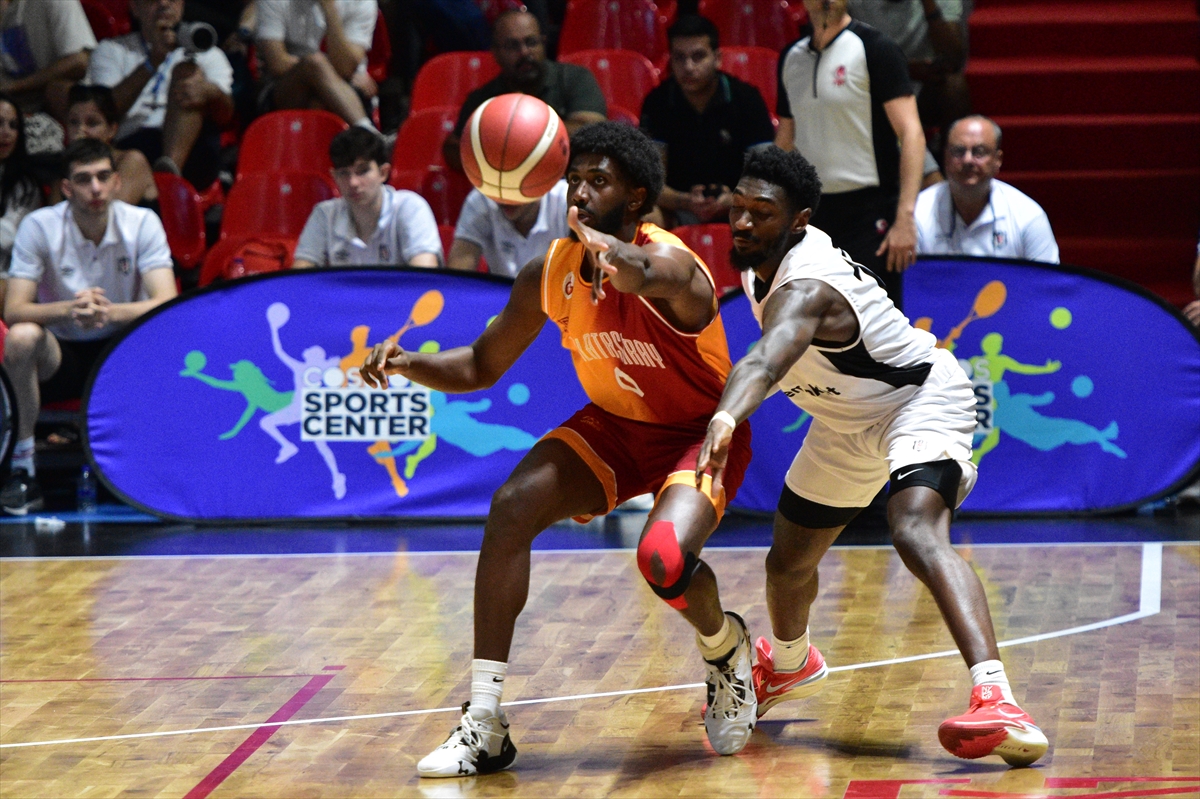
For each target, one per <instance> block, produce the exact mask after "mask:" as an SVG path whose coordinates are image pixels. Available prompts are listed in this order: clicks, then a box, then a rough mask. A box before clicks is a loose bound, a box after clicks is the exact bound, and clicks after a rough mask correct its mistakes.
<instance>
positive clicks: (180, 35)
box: [175, 22, 217, 55]
mask: <svg viewBox="0 0 1200 799" xmlns="http://www.w3.org/2000/svg"><path fill="white" fill-rule="evenodd" d="M175 36H176V41H178V42H179V46H180V47H182V48H183V49H184V51H185V52H186V53H187V54H188V55H196V54H197V53H204V52H207V51H209V50H211V49H212V48H214V47H216V45H217V29H216V28H214V27H213V26H212V25H209V24H208V23H207V22H181V23H179V30H178V31H177V32H176V34H175Z"/></svg>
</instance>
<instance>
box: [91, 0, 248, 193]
mask: <svg viewBox="0 0 1200 799" xmlns="http://www.w3.org/2000/svg"><path fill="white" fill-rule="evenodd" d="M129 13H130V15H131V16H132V17H133V18H134V19H135V20H136V21H137V23H138V27H139V28H140V30H139V31H138V32H135V33H129V34H126V35H125V36H118V37H116V38H113V39H105V40H104V41H102V42H100V44H99V45H98V46H97V47H96V52H94V53H93V54H92V63H91V65H90V66H89V67H88V83H91V84H95V85H98V86H108V87H109V88H111V89H112V92H113V101H114V102H115V103H116V106H117V111H118V112H119V113H121V114H122V115H123V118H122V120H121V124H120V126H119V127H118V128H117V134H116V144H117V146H118V147H120V148H121V149H124V150H130V149H132V150H140V151H141V152H142V154H144V155H145V156H146V158H147V160H149V161H150V163H151V164H152V165H153V168H154V170H155V171H156V172H172V173H174V174H176V175H179V174H182V175H183V176H184V177H185V178H187V179H188V181H190V182H191V184H192V185H193V186H195V187H196V188H198V189H200V190H201V191H203V190H205V189H207V188H208V187H209V186H210V185H212V182H213V181H214V180H216V177H217V172H218V170H219V168H220V153H221V132H220V128H219V126H221V125H224V124H225V123H226V122H228V121H229V120H230V118H231V117H232V116H233V97H232V96H231V95H230V91H231V89H232V86H233V68H232V67H231V66H230V65H229V59H227V58H226V57H225V54H224V53H223V52H221V49H220V48H219V47H213V48H211V49H209V50H206V51H204V52H202V53H193V54H189V53H187V52H186V51H185V50H184V48H183V47H182V46H180V44H179V41H178V38H177V36H176V29H177V28H178V26H179V23H180V21H181V20H182V19H183V0H130V3H129Z"/></svg>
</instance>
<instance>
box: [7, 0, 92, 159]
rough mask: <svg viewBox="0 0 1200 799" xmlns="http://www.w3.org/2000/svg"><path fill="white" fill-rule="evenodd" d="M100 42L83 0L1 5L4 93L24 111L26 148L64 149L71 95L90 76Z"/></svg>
mask: <svg viewBox="0 0 1200 799" xmlns="http://www.w3.org/2000/svg"><path fill="white" fill-rule="evenodd" d="M95 47H96V37H95V35H93V33H92V26H91V24H90V23H88V20H87V15H86V14H84V13H83V6H82V5H80V2H79V0H54V1H53V2H47V0H0V91H4V92H7V93H8V94H10V95H11V96H12V97H13V98H14V99H15V100H16V101H17V102H18V103H19V104H20V106H21V109H22V110H23V111H24V112H25V114H26V116H27V117H28V119H27V120H26V126H25V127H26V129H25V134H26V149H27V150H28V151H29V152H30V153H31V154H32V153H45V152H57V151H59V150H61V149H62V128H61V126H60V123H62V122H63V121H65V120H66V116H67V90H68V89H69V88H70V87H71V84H73V83H75V81H77V80H80V79H81V78H82V77H83V76H84V74H86V73H87V68H88V54H89V53H90V52H91V51H92V50H93V49H95Z"/></svg>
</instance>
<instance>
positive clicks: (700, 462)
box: [696, 419, 733, 497]
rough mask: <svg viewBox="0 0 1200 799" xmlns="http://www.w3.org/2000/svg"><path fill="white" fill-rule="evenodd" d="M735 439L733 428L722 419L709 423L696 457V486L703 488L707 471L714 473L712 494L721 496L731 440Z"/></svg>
mask: <svg viewBox="0 0 1200 799" xmlns="http://www.w3.org/2000/svg"><path fill="white" fill-rule="evenodd" d="M732 440H733V428H732V427H730V426H729V425H728V424H726V423H725V422H724V421H722V420H721V419H713V420H712V421H710V422H709V423H708V432H707V433H706V434H705V435H704V444H703V445H702V446H701V447H700V455H699V457H697V458H696V488H701V487H702V485H703V480H704V473H705V472H706V471H708V472H710V473H711V474H712V495H713V496H714V497H719V496H721V489H722V488H723V486H724V482H725V463H726V461H728V460H729V442H730V441H732Z"/></svg>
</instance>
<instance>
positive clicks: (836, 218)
mask: <svg viewBox="0 0 1200 799" xmlns="http://www.w3.org/2000/svg"><path fill="white" fill-rule="evenodd" d="M898 202H899V198H898V197H897V195H896V194H893V193H892V192H889V191H886V190H884V189H881V188H879V187H876V186H872V187H870V188H866V189H858V190H856V191H847V192H842V193H840V194H822V195H821V204H820V205H818V206H817V212H816V213H815V214H814V215H813V218H812V219H811V220H810V222H811V224H812V225H813V226H814V227H817V228H820V229H821V230H823V231H825V232H826V233H828V234H829V237H830V238H831V239H833V245H834V246H835V247H841V248H842V249H843V250H845V251H846V252H847V253H848V254H849V255H850V257H851V258H853V259H854V260H855V262H856V263H859V264H862V265H863V266H865V267H867V268H868V269H870V270H871V271H872V272H874V273H875V274H876V275H877V276H879V278H880V279H882V280H883V282H884V284H885V285H886V286H887V293H888V296H889V297H891V298H892V302H894V303H895V304H896V307H897V308H901V309H903V306H902V304H901V299H902V296H903V295H902V293H901V280H900V273H899V272H889V271H888V269H887V253H884V254H883V255H882V256H878V255H876V254H875V251H876V250H878V249H879V245H880V244H882V243H883V239H884V237H885V236H887V232H888V230H889V229H890V228H891V226H892V221H893V220H894V219H895V218H896V206H897V204H898Z"/></svg>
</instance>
